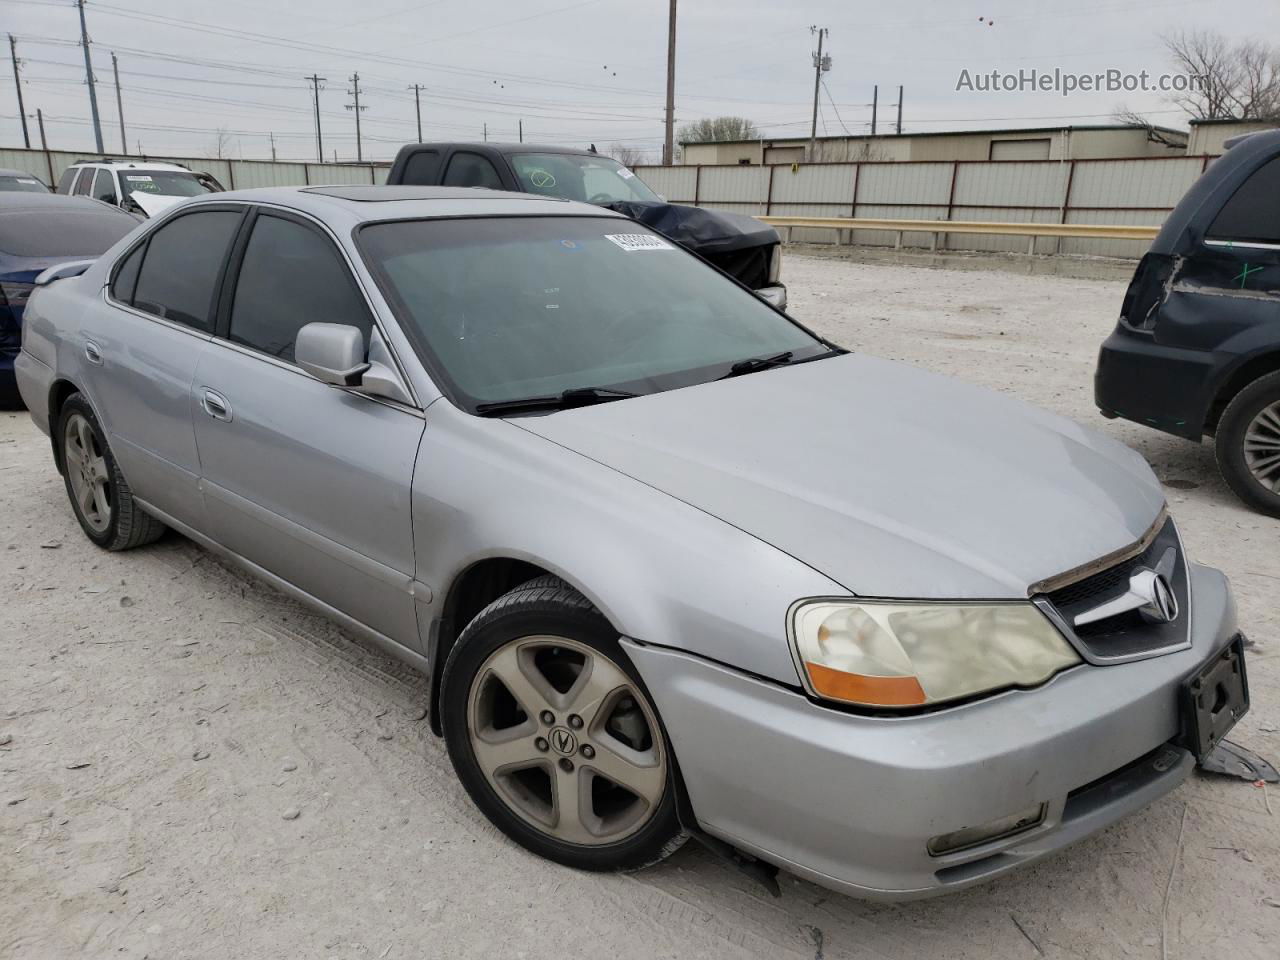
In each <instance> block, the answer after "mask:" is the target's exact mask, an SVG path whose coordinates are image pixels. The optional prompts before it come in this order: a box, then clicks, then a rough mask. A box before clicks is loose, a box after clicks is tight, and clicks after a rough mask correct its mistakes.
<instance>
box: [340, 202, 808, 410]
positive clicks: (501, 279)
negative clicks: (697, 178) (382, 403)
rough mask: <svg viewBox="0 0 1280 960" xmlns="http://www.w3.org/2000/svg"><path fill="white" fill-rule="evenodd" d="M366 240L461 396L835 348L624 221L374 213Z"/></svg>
mask: <svg viewBox="0 0 1280 960" xmlns="http://www.w3.org/2000/svg"><path fill="white" fill-rule="evenodd" d="M359 244H360V247H361V249H362V251H363V253H364V255H365V259H366V261H367V262H368V263H369V265H370V267H371V269H372V270H373V272H374V274H375V276H377V278H378V281H379V283H380V285H381V286H382V289H383V291H384V292H385V293H386V294H387V298H388V300H389V301H390V302H391V303H392V304H393V306H394V307H395V309H396V311H397V313H398V315H399V318H400V322H401V324H402V326H403V327H404V328H405V329H406V331H408V332H409V335H410V337H411V338H412V339H414V340H415V342H416V344H417V346H418V348H419V349H420V350H422V351H423V352H424V353H425V355H426V357H427V360H428V362H429V364H430V365H431V366H432V368H433V370H435V371H436V372H437V373H438V374H439V375H440V376H441V377H443V378H444V379H445V381H446V382H447V384H448V385H449V386H450V387H451V389H452V392H453V393H454V394H455V396H456V397H457V399H459V401H460V402H461V403H462V404H463V405H464V406H472V407H474V406H475V405H477V404H481V403H495V402H501V401H507V400H517V399H523V398H527V397H532V396H542V395H554V394H558V393H560V392H561V391H564V390H573V389H577V388H580V387H611V388H613V389H618V390H626V391H628V392H634V393H652V392H657V391H660V390H668V389H673V388H675V387H680V386H687V385H689V384H693V383H701V382H705V381H707V380H711V379H714V378H716V377H719V376H723V375H725V374H726V373H727V372H729V368H730V367H731V366H732V365H733V364H734V363H736V362H738V361H741V360H746V359H749V358H762V357H770V356H774V355H777V354H781V353H790V354H791V356H790V358H789V359H791V360H793V361H795V360H803V359H809V358H814V357H817V356H819V355H822V354H825V353H827V352H828V350H829V347H828V346H827V345H826V344H825V343H823V342H822V341H820V340H818V339H817V338H816V337H814V336H812V335H811V334H809V333H808V332H806V331H805V330H804V329H803V328H801V327H799V326H797V325H796V324H794V323H792V322H791V321H789V320H788V319H787V318H786V317H784V316H782V315H781V314H779V313H777V312H775V311H774V310H772V309H770V308H769V307H767V306H765V305H764V304H763V303H761V302H760V301H759V300H758V299H757V298H756V297H754V296H753V295H752V294H750V293H749V292H747V291H746V290H744V289H742V288H741V287H739V286H738V285H737V284H735V283H733V282H732V281H731V280H728V279H726V278H725V277H723V276H722V275H721V274H719V273H718V272H717V271H715V270H714V269H712V268H710V267H708V266H707V265H706V264H704V263H702V262H701V261H700V260H698V259H697V258H696V257H694V256H693V255H691V254H689V253H687V252H686V251H684V250H682V249H681V248H679V247H677V246H676V245H674V244H672V243H671V242H669V241H667V240H665V239H664V238H662V237H660V236H658V235H657V234H655V233H651V232H649V231H647V230H646V229H645V228H643V227H641V226H639V225H637V224H635V223H632V222H631V221H628V220H621V219H611V218H603V217H513V218H497V217H495V218H477V219H464V220H418V221H397V222H391V223H378V224H370V225H369V226H366V227H364V228H363V229H362V230H361V231H360V234H359Z"/></svg>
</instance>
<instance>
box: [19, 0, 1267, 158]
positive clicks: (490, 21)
mask: <svg viewBox="0 0 1280 960" xmlns="http://www.w3.org/2000/svg"><path fill="white" fill-rule="evenodd" d="M679 2H680V11H679V19H678V53H677V62H676V90H677V99H676V116H677V120H678V121H679V122H684V121H689V120H695V119H698V118H700V117H705V116H716V115H720V114H738V115H742V116H746V117H748V118H750V119H751V120H753V121H755V122H756V123H757V125H758V126H759V127H760V128H761V130H762V131H763V132H764V134H765V135H766V136H796V135H807V133H808V130H809V122H810V120H809V118H810V111H811V109H812V95H813V69H812V66H811V60H810V52H811V50H812V49H813V48H814V39H813V37H812V36H811V34H810V31H809V27H810V25H811V24H818V25H825V26H827V27H828V28H829V29H830V36H829V37H828V39H827V41H826V49H827V50H828V51H829V52H830V54H831V57H832V60H833V66H832V69H831V71H830V72H829V73H828V74H826V78H825V79H826V87H827V89H826V90H825V91H824V92H823V95H822V104H821V107H822V109H821V116H820V119H819V125H818V132H819V134H822V133H827V134H833V135H834V134H841V133H844V132H845V131H846V130H847V131H849V132H853V133H862V132H865V131H867V129H868V126H869V123H870V118H871V108H870V101H871V92H872V87H873V85H874V84H879V85H880V103H881V107H880V122H881V124H882V126H881V132H884V131H885V130H886V129H887V128H886V127H885V126H883V124H885V123H887V122H889V121H891V120H892V117H893V114H894V112H895V109H896V106H895V103H894V101H896V98H897V87H898V84H902V85H904V86H905V88H906V94H905V98H904V103H905V105H904V107H903V130H904V131H927V130H946V129H976V128H986V127H1017V126H1048V125H1059V124H1068V123H1080V124H1089V123H1105V122H1107V120H1108V118H1109V115H1110V114H1111V112H1112V111H1113V110H1114V109H1115V108H1116V107H1117V105H1118V104H1120V103H1122V102H1123V103H1126V104H1127V105H1128V106H1130V107H1133V108H1136V109H1140V110H1142V111H1144V112H1146V113H1148V115H1149V116H1150V118H1151V119H1152V120H1153V121H1154V122H1156V123H1161V124H1165V125H1169V126H1175V127H1185V125H1186V117H1185V116H1184V115H1182V114H1180V112H1179V111H1177V110H1176V109H1175V108H1173V107H1172V106H1171V105H1170V104H1168V103H1167V102H1165V101H1164V100H1163V99H1162V95H1160V94H1157V93H1149V94H1123V93H1121V94H1112V93H1105V92H1104V93H1075V94H1073V95H1072V96H1069V97H1062V96H1061V95H1059V94H1057V93H1050V92H1039V93H1036V92H1027V93H1003V92H1001V93H980V92H966V91H961V92H957V91H956V85H957V80H958V78H959V76H960V73H961V71H962V70H964V69H967V70H969V71H970V72H971V73H972V74H977V73H980V72H981V73H989V72H990V71H992V70H1001V71H1006V72H1011V73H1016V72H1017V71H1018V70H1020V69H1031V68H1035V69H1039V70H1041V71H1053V70H1054V69H1055V68H1059V69H1061V70H1063V71H1071V72H1075V73H1092V72H1095V71H1103V70H1106V69H1108V68H1115V69H1119V70H1123V71H1126V72H1132V73H1137V72H1139V71H1141V70H1147V71H1149V72H1150V73H1151V74H1152V75H1158V74H1161V73H1164V72H1166V71H1167V70H1169V69H1170V64H1169V63H1168V61H1167V57H1166V55H1165V53H1164V51H1163V48H1162V46H1161V43H1160V37H1159V34H1160V33H1162V32H1169V31H1174V30H1180V29H1181V30H1191V29H1210V30H1217V31H1220V32H1222V33H1225V34H1227V35H1228V36H1231V37H1233V38H1244V37H1248V36H1256V37H1263V38H1266V37H1276V36H1280V4H1277V3H1275V2H1274V0H1268V2H1266V3H1260V2H1251V3H1248V4H1245V5H1241V6H1239V7H1235V8H1231V10H1230V15H1229V16H1228V15H1224V14H1225V13H1227V11H1225V10H1224V9H1223V8H1222V6H1221V5H1220V4H1215V3H1206V2H1205V0H1145V2H1139V0H1075V2H1074V3H1062V2H1060V0H1053V2H1049V0H976V2H968V0H898V2H896V3H887V2H884V0H877V2H866V0H786V2H783V0H776V2H759V0H757V2H752V0H679ZM667 8H668V3H667V0H483V2H477V0H469V2H468V0H428V2H421V3H411V2H409V0H359V2H357V3H352V2H350V0H293V2H290V3H284V2H271V0H259V2H253V0H164V2H158V0H119V2H117V0H101V2H97V0H91V2H89V3H88V4H87V8H86V9H87V17H88V23H89V35H90V38H91V40H92V44H91V50H92V54H93V63H94V69H95V73H96V75H97V78H98V81H99V84H98V105H99V110H100V113H101V117H102V127H103V136H104V139H105V143H106V148H107V150H108V151H117V150H119V149H120V126H119V120H118V114H117V110H116V98H115V88H114V86H113V84H112V73H111V53H112V51H114V52H115V53H116V55H117V56H118V58H119V67H120V82H121V86H122V88H123V98H124V114H125V122H126V127H127V133H128V138H129V147H130V150H131V151H132V150H134V149H136V147H137V143H138V141H141V144H142V148H143V150H144V151H145V152H147V153H149V154H153V155H161V154H166V153H168V154H183V155H211V154H212V152H213V150H214V148H215V145H216V143H217V141H218V139H219V138H218V135H217V133H216V131H218V130H223V131H225V136H224V137H223V141H224V143H225V144H226V149H227V151H228V152H229V154H230V155H232V156H243V157H244V158H247V159H248V158H269V157H270V156H271V143H270V139H269V137H268V134H269V133H272V132H274V134H275V144H276V151H277V154H278V156H279V157H280V158H281V159H295V158H307V159H314V157H315V150H316V144H315V132H314V120H313V116H312V100H311V93H310V85H309V84H308V83H307V82H306V81H304V80H303V79H302V78H303V77H304V76H305V75H310V74H313V73H315V74H318V75H320V76H322V77H327V78H328V79H327V81H326V82H325V83H324V84H323V89H322V90H321V93H320V111H321V124H322V129H323V136H324V148H325V154H326V158H327V159H332V157H333V151H334V150H335V149H336V150H337V152H338V156H339V157H340V158H341V159H354V158H355V152H356V137H355V120H354V115H353V111H350V110H347V109H344V105H345V104H347V103H350V102H351V97H350V96H349V95H348V89H349V88H350V87H351V82H350V80H349V78H350V77H351V75H352V74H354V73H357V72H358V73H359V74H360V85H361V88H362V91H363V93H362V96H361V103H362V105H364V106H367V109H366V110H364V111H363V113H362V115H361V123H362V129H363V133H364V155H365V158H366V159H382V160H385V159H390V158H391V157H392V156H393V155H394V154H395V151H396V149H397V147H398V146H399V145H400V144H402V143H405V142H408V141H411V140H414V139H416V128H415V121H414V103H413V93H412V91H410V90H408V89H407V87H408V85H409V84H412V83H419V84H422V85H423V87H424V90H423V91H422V113H423V121H422V123H423V136H424V139H428V140H431V139H451V140H479V139H481V137H482V136H483V134H484V130H485V125H486V124H487V125H488V136H489V138H490V139H496V140H515V139H516V135H517V122H518V121H519V120H523V122H524V136H525V140H526V141H542V142H553V143H563V144H573V145H580V144H585V143H595V144H597V146H599V147H600V148H601V149H605V148H607V147H608V146H609V145H610V144H613V143H615V142H617V143H625V144H627V145H629V146H634V147H638V148H640V149H642V150H644V151H645V152H646V154H647V156H648V157H649V158H651V159H655V160H656V158H657V156H658V153H659V150H660V147H661V141H662V117H663V104H664V92H663V91H664V89H665V82H666V80H665V77H666V74H665V69H666V30H667ZM0 11H3V20H2V23H0V30H3V31H6V32H9V31H11V32H12V33H13V35H14V36H15V37H16V38H17V41H18V54H19V57H20V58H21V60H22V71H23V95H24V97H25V103H26V110H27V113H28V114H29V115H31V116H32V117H34V114H35V111H36V108H37V107H39V108H41V109H42V110H43V111H44V113H45V115H46V123H45V126H46V132H47V134H48V140H49V146H50V147H52V148H58V149H69V150H84V151H89V150H92V148H93V134H92V127H91V126H90V124H89V116H90V109H89V97H88V90H87V87H86V86H85V84H84V61H83V54H82V53H81V50H80V49H79V46H78V40H79V18H78V16H77V13H76V8H75V6H74V4H73V3H72V2H71V0H0ZM989 21H994V24H992V25H989ZM6 52H7V51H6ZM0 76H2V77H3V82H2V84H0V145H3V146H20V145H21V143H22V132H21V127H20V125H19V121H18V110H17V100H16V97H15V95H14V84H13V77H12V70H11V68H10V67H9V65H8V64H5V65H4V69H3V70H2V71H0ZM31 137H32V142H33V144H34V145H38V143H39V135H38V133H37V132H36V129H35V124H34V119H33V120H32V123H31Z"/></svg>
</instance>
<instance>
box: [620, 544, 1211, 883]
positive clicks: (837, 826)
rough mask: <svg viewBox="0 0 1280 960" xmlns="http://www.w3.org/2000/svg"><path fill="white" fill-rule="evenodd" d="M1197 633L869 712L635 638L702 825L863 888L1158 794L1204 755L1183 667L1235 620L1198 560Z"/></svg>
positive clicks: (817, 876)
mask: <svg viewBox="0 0 1280 960" xmlns="http://www.w3.org/2000/svg"><path fill="white" fill-rule="evenodd" d="M1191 575H1192V583H1193V594H1194V597H1195V603H1194V606H1193V609H1192V611H1191V616H1192V618H1193V619H1192V646H1191V647H1190V648H1189V649H1186V650H1182V651H1179V652H1177V653H1172V654H1168V655H1165V656H1162V657H1156V658H1152V659H1149V660H1142V661H1138V662H1134V663H1127V664H1119V665H1115V666H1091V665H1082V666H1080V667H1076V668H1073V669H1071V670H1068V671H1066V672H1065V673H1062V674H1059V675H1058V676H1057V677H1055V678H1054V679H1052V680H1051V681H1049V682H1048V683H1046V684H1045V685H1043V686H1042V687H1040V688H1038V689H1035V690H1025V691H1011V692H1008V693H1005V694H1001V695H998V696H995V697H991V698H989V699H987V700H982V701H978V702H975V703H971V704H966V705H963V706H960V707H955V708H953V709H949V710H943V711H939V712H937V713H931V714H924V715H921V716H915V717H899V718H887V717H867V716H857V715H852V714H849V713H845V712H843V711H839V710H835V709H831V708H828V707H824V706H821V705H818V704H816V703H813V702H812V701H810V700H809V699H807V698H806V697H805V696H803V695H802V694H800V693H797V692H794V691H792V690H789V689H787V688H785V687H782V686H779V685H777V684H773V683H769V682H765V681H762V680H758V679H755V678H753V677H749V676H746V675H744V674H741V673H738V672H736V671H734V670H731V669H728V668H727V667H724V666H721V665H719V664H715V663H711V662H709V661H706V660H703V659H700V658H697V657H693V656H690V655H688V654H685V653H681V652H678V651H674V650H671V649H666V648H658V647H651V646H646V645H644V644H641V643H636V642H632V641H624V643H625V646H626V647H627V651H628V653H629V654H630V655H631V657H632V660H633V662H634V663H635V665H636V668H637V669H638V670H639V671H640V674H641V676H642V677H643V678H644V681H645V684H646V686H647V687H648V689H649V691H650V693H651V694H652V695H653V698H654V700H655V702H656V704H657V707H658V711H659V713H660V714H661V715H662V718H663V720H664V722H665V724H666V728H667V732H668V735H669V736H670V738H671V743H672V747H673V749H674V751H675V754H676V758H677V759H678V761H679V763H680V771H681V774H682V776H683V778H684V781H685V785H686V787H687V789H688V792H689V799H690V802H691V803H692V806H693V810H694V813H695V815H696V816H697V819H698V823H699V825H700V826H701V827H702V828H703V829H705V830H706V831H707V832H708V833H710V834H713V835H715V836H718V837H720V838H721V839H723V840H725V841H727V842H728V843H731V844H733V845H734V846H736V847H739V848H740V849H743V850H745V851H747V852H749V853H752V854H754V855H756V856H759V857H761V858H762V859H764V860H767V861H769V862H771V863H774V864H776V865H778V866H780V867H783V868H784V869H786V870H789V871H791V872H793V873H795V874H798V875H800V876H803V877H805V878H807V879H809V880H812V881H813V882H815V883H819V884H822V885H823V886H827V887H831V888H834V889H837V890H840V891H843V892H845V893H849V894H851V895H853V896H859V897H865V898H872V899H910V898H914V897H921V896H929V895H932V894H937V893H942V892H945V891H949V890H954V889H959V888H961V887H965V886H968V885H970V884H972V883H976V882H979V881H981V880H985V879H989V878H991V877H994V876H996V875H998V874H1000V873H1003V872H1004V871H1006V870H1009V869H1011V868H1013V867H1016V866H1018V865H1020V864H1023V863H1027V862H1030V861H1032V860H1035V859H1038V858H1040V857H1043V856H1045V855H1047V854H1049V853H1052V852H1053V851H1055V850H1058V849H1061V848H1062V847H1064V846H1066V845H1067V844H1069V843H1072V842H1074V841H1076V840H1079V839H1081V838H1083V837H1085V836H1088V835H1089V834H1091V833H1093V832H1095V831H1097V830H1100V829H1102V828H1103V827H1105V826H1107V825H1109V824H1111V823H1114V822H1115V821H1116V820H1119V819H1120V818H1121V817H1124V816H1126V815H1127V814H1130V813H1133V812H1135V811H1137V810H1140V809H1142V808H1143V807H1145V806H1147V805H1148V804H1150V803H1151V802H1153V801H1154V800H1156V799H1157V798H1159V797H1160V796H1162V795H1164V794H1165V793H1168V792H1169V791H1170V790H1172V789H1173V788H1174V787H1176V786H1178V784H1180V783H1181V782H1182V781H1183V780H1185V779H1186V778H1187V777H1188V776H1189V775H1190V773H1191V770H1192V767H1193V765H1194V761H1193V759H1192V757H1191V754H1190V753H1188V752H1187V751H1186V750H1184V749H1182V748H1181V747H1179V746H1174V745H1172V743H1171V742H1172V741H1174V740H1176V738H1177V737H1178V736H1179V732H1180V730H1179V713H1178V695H1179V685H1180V683H1181V681H1182V680H1183V679H1184V678H1186V677H1187V676H1188V675H1190V674H1191V673H1193V672H1194V671H1195V670H1197V669H1198V668H1199V667H1200V666H1201V665H1202V664H1203V663H1205V662H1206V661H1207V660H1208V659H1209V658H1210V657H1211V656H1213V655H1215V654H1216V653H1217V652H1218V651H1219V650H1220V649H1221V648H1222V647H1223V646H1224V645H1225V644H1227V643H1228V642H1229V641H1230V639H1231V637H1232V636H1233V635H1234V633H1235V629H1236V627H1235V604H1234V601H1233V600H1232V598H1231V593H1230V588H1229V587H1228V585H1227V582H1226V579H1225V578H1224V577H1223V576H1222V574H1221V573H1219V572H1218V571H1216V570H1212V569H1210V568H1208V567H1201V566H1196V565H1193V566H1192V568H1191ZM1037 804H1044V805H1045V806H1044V810H1045V816H1044V819H1043V821H1042V822H1041V823H1040V824H1039V825H1038V826H1035V827H1032V828H1031V829H1029V830H1025V831H1024V832H1022V833H1019V834H1017V835H1016V836H1011V837H1008V838H1006V839H1003V840H996V841H992V842H989V843H984V844H982V845H979V846H975V847H972V848H969V849H965V850H962V851H958V852H955V853H950V854H947V855H944V856H937V857H935V856H931V855H930V854H929V852H928V849H927V844H928V842H929V840H930V838H933V837H936V836H938V835H940V834H946V833H950V832H952V831H956V830H961V829H963V828H965V827H971V826H976V825H980V824H984V823H988V822H989V821H993V820H997V819H999V818H1002V817H1006V816H1009V815H1011V814H1014V813H1017V812H1018V811H1022V810H1025V809H1027V808H1028V807H1032V806H1035V805H1037Z"/></svg>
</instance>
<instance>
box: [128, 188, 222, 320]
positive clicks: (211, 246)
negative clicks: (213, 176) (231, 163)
mask: <svg viewBox="0 0 1280 960" xmlns="http://www.w3.org/2000/svg"><path fill="white" fill-rule="evenodd" d="M241 216H242V214H241V213H240V211H238V210H209V211H203V212H200V213H190V214H187V215H186V216H182V217H177V218H176V219H174V220H170V221H169V222H167V223H165V224H164V226H162V227H160V228H159V229H158V230H156V231H155V232H154V233H152V234H151V238H150V240H149V241H148V243H147V250H146V253H145V255H144V256H143V260H142V266H141V268H140V270H139V272H138V280H137V284H136V288H135V290H134V293H133V300H132V303H133V306H135V307H137V308H138V309H139V310H145V311H146V312H147V313H154V314H155V315H156V316H158V317H164V318H165V319H166V320H172V321H174V322H175V323H181V324H183V325H185V326H188V327H194V328H195V329H197V330H203V331H205V332H206V333H212V332H213V307H214V302H213V301H214V292H215V290H216V288H217V285H218V277H219V275H220V273H221V271H222V265H223V262H224V261H225V260H226V258H227V251H228V250H229V249H230V247H231V239H232V237H234V236H235V233H236V228H237V227H239V225H240V219H241Z"/></svg>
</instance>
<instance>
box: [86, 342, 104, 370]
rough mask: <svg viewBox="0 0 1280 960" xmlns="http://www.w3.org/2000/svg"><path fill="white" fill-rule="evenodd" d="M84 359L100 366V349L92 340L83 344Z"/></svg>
mask: <svg viewBox="0 0 1280 960" xmlns="http://www.w3.org/2000/svg"><path fill="white" fill-rule="evenodd" d="M84 358H85V359H86V360H88V361H89V362H90V363H93V364H97V365H98V366H102V348H101V347H99V346H98V345H97V344H96V343H94V342H93V341H92V340H86V341H85V342H84Z"/></svg>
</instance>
